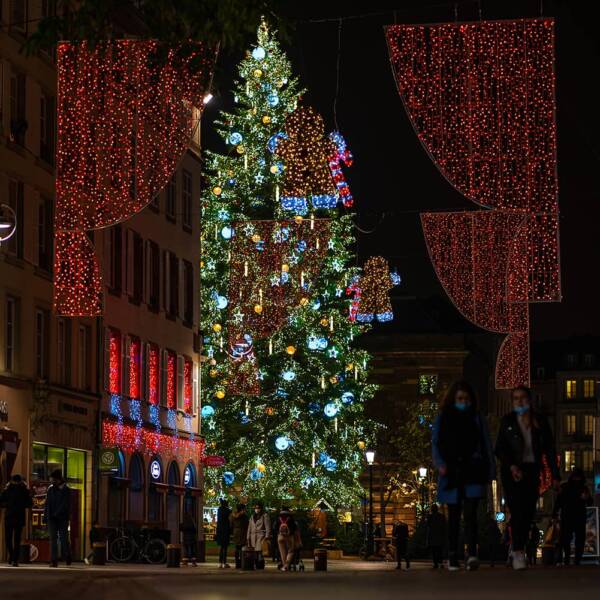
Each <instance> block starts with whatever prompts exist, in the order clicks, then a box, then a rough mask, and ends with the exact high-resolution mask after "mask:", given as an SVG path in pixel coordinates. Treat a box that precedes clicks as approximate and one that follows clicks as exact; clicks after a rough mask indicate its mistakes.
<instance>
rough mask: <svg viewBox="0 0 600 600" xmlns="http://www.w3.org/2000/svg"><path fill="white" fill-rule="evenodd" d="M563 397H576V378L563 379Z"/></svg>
mask: <svg viewBox="0 0 600 600" xmlns="http://www.w3.org/2000/svg"><path fill="white" fill-rule="evenodd" d="M565 397H566V398H568V399H569V400H571V399H573V398H576V397H577V380H576V379H567V380H566V381H565Z"/></svg>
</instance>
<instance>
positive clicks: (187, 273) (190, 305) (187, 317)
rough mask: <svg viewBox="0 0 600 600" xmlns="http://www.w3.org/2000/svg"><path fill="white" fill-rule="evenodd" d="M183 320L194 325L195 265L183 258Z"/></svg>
mask: <svg viewBox="0 0 600 600" xmlns="http://www.w3.org/2000/svg"><path fill="white" fill-rule="evenodd" d="M182 263H183V322H184V323H185V324H186V325H190V326H191V325H192V324H193V322H194V267H193V266H192V263H190V262H188V261H187V260H183V261H182Z"/></svg>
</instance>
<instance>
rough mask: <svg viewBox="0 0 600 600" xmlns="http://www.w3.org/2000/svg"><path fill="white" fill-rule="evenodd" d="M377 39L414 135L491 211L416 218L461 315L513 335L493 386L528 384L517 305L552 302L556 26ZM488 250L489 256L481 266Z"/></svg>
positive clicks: (428, 31) (505, 25)
mask: <svg viewBox="0 0 600 600" xmlns="http://www.w3.org/2000/svg"><path fill="white" fill-rule="evenodd" d="M386 37H387V41H388V47H389V51H390V59H391V64H392V68H393V71H394V75H395V78H396V83H397V86H398V91H399V93H400V96H401V98H402V100H403V103H404V106H405V108H406V110H407V113H408V115H409V117H410V119H411V121H412V124H413V126H414V128H415V131H416V133H417V136H418V138H419V140H420V141H421V142H422V144H423V146H424V147H425V149H426V150H427V152H428V153H429V155H430V157H431V159H432V160H433V162H434V163H435V164H436V165H437V167H438V168H439V169H440V171H441V172H442V174H443V175H444V176H445V177H446V178H447V180H448V181H449V182H450V183H451V184H452V185H453V186H454V187H455V188H456V189H457V190H458V191H459V192H461V193H462V194H464V195H465V196H466V197H467V198H469V199H470V200H472V201H473V202H475V203H477V204H479V205H480V206H482V207H485V208H490V209H493V211H492V212H494V213H497V217H490V218H488V217H483V218H479V217H467V216H466V215H464V214H463V213H460V214H459V216H457V218H456V220H455V221H453V222H452V219H451V217H449V216H448V215H441V216H437V215H429V214H427V215H423V224H424V229H425V236H426V238H427V243H428V246H429V248H430V252H431V258H432V261H433V263H434V266H435V268H436V271H437V273H438V275H439V276H440V279H441V281H442V283H443V284H444V286H445V287H446V290H447V291H448V293H449V295H450V297H451V298H452V300H453V301H454V302H455V303H456V304H457V307H458V308H459V309H460V310H461V311H462V312H463V314H465V316H467V318H469V319H471V320H473V322H475V323H477V324H478V325H480V326H482V327H485V328H487V329H490V330H492V331H499V332H505V333H510V335H509V337H508V338H506V340H505V341H504V343H503V344H502V347H501V349H500V352H499V356H498V362H497V372H496V375H497V377H496V385H497V387H498V388H504V387H511V386H513V385H515V384H518V383H524V382H528V381H529V367H528V360H529V342H528V336H529V332H528V328H526V329H524V328H523V327H522V325H523V323H524V322H526V321H527V320H528V315H527V313H528V307H527V305H526V303H527V302H544V301H560V297H561V291H560V264H559V244H558V181H557V174H556V118H555V77H554V21H553V19H548V18H540V19H521V20H515V21H477V22H472V23H443V24H439V25H393V26H390V27H388V28H387V29H386ZM482 212H483V211H482ZM486 212H487V211H486ZM451 223H452V226H456V227H462V226H465V227H468V229H467V230H465V231H464V232H462V236H463V239H462V240H459V239H458V238H459V237H460V236H461V233H458V232H454V231H453V232H452V237H451V238H450V239H447V240H444V239H443V236H444V235H445V234H448V233H449V227H450V225H451ZM480 226H481V227H482V228H483V230H482V231H476V229H477V228H479V227H480ZM484 231H485V232H487V234H488V235H490V236H492V237H493V238H494V240H493V241H492V242H486V240H484ZM470 234H473V236H474V237H473V238H472V239H471V241H469V240H467V239H466V237H467V236H468V235H470ZM451 240H454V242H451ZM499 240H502V241H499ZM452 243H454V244H456V245H455V246H452V245H451V244H452ZM488 243H491V244H492V245H494V246H495V247H496V251H497V252H498V253H499V254H498V257H499V258H498V260H491V261H490V260H489V258H490V255H489V254H488V253H489V245H488ZM465 244H466V245H465ZM502 244H504V245H505V248H504V249H502V248H501V246H502ZM436 248H437V250H436ZM511 253H512V254H513V256H514V260H512V261H509V262H508V263H507V262H506V260H505V259H506V256H507V255H509V254H511ZM449 257H452V258H449ZM436 261H439V262H436ZM461 261H463V262H461ZM478 274H479V275H478ZM465 281H468V282H470V285H468V284H467V285H466V287H463V284H465ZM487 292H489V295H486V293H487ZM515 303H523V304H522V305H520V306H517V305H516V304H515ZM513 320H514V321H513ZM516 321H518V322H519V325H518V327H517V326H515V325H514V322H516Z"/></svg>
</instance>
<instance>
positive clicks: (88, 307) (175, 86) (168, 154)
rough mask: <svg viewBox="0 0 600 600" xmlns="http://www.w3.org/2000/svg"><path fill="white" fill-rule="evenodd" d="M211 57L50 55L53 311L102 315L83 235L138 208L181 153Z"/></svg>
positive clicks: (95, 270) (89, 51) (128, 50)
mask: <svg viewBox="0 0 600 600" xmlns="http://www.w3.org/2000/svg"><path fill="white" fill-rule="evenodd" d="M214 54H215V53H214V49H212V48H210V47H207V46H204V45H202V44H197V45H196V46H194V48H193V51H191V52H187V51H186V52H184V51H183V50H182V49H173V48H170V49H169V48H166V47H165V46H164V45H161V44H159V43H158V42H155V41H134V40H115V41H111V42H106V43H102V44H99V45H97V46H95V47H94V48H92V47H91V46H89V45H88V44H86V43H85V42H84V43H70V42H65V43H61V44H59V47H58V136H57V177H56V216H55V230H56V237H57V243H56V252H55V255H56V256H55V265H54V270H55V286H54V306H55V310H56V311H57V313H58V314H60V315H64V316H96V315H99V314H101V313H102V281H101V275H100V270H99V267H98V264H97V261H96V257H95V253H94V248H93V245H92V243H91V242H90V240H89V239H88V237H87V235H86V233H85V232H86V231H89V230H93V229H99V228H104V227H108V226H111V225H114V224H115V223H118V222H120V221H123V220H125V219H128V218H130V217H131V216H133V215H134V214H135V213H137V212H139V211H140V210H141V209H142V208H144V207H145V206H146V205H147V204H148V203H149V202H150V200H151V199H152V198H153V197H154V196H155V195H156V194H157V193H158V192H159V191H160V190H161V189H162V188H163V187H164V186H165V184H166V182H167V181H168V180H169V178H170V177H171V175H172V173H173V172H174V171H175V169H176V167H177V163H178V162H179V160H180V159H181V156H182V155H183V153H184V152H185V150H186V148H187V147H188V144H189V141H190V139H191V136H192V134H193V132H194V129H195V127H197V126H198V115H199V113H198V112H197V111H196V110H195V109H194V107H197V108H200V107H201V106H202V98H203V96H204V93H205V90H206V89H207V86H208V84H209V82H210V77H211V70H212V65H213V62H214Z"/></svg>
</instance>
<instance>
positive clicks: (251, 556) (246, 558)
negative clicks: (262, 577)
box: [242, 548, 257, 571]
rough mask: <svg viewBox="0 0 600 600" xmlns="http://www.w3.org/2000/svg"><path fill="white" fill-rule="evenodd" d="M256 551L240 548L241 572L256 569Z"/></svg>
mask: <svg viewBox="0 0 600 600" xmlns="http://www.w3.org/2000/svg"><path fill="white" fill-rule="evenodd" d="M256 554H257V553H256V550H253V549H252V548H242V570H244V571H254V569H255V567H256Z"/></svg>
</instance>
